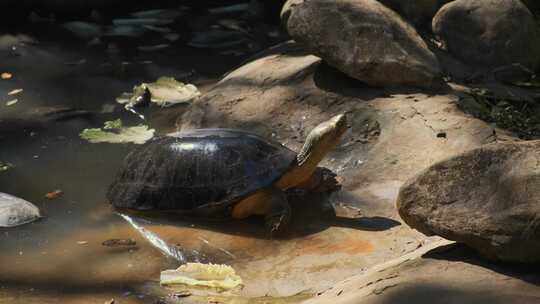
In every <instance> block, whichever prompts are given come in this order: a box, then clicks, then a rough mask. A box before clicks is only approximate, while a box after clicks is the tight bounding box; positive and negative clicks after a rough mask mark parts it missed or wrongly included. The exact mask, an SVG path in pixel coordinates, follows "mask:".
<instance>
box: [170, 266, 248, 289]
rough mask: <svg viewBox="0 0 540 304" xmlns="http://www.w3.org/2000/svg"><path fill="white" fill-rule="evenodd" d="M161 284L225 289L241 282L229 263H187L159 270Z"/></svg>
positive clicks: (239, 284)
mask: <svg viewBox="0 0 540 304" xmlns="http://www.w3.org/2000/svg"><path fill="white" fill-rule="evenodd" d="M160 283H161V285H187V286H191V287H203V288H204V287H206V288H215V289H216V290H218V291H225V290H230V289H233V288H236V287H238V286H241V285H242V284H243V282H242V279H241V278H240V276H238V275H237V274H236V272H235V271H234V269H233V268H232V267H231V266H229V265H218V264H201V263H187V264H185V265H182V266H180V267H178V269H176V270H171V269H169V270H165V271H162V272H161V276H160Z"/></svg>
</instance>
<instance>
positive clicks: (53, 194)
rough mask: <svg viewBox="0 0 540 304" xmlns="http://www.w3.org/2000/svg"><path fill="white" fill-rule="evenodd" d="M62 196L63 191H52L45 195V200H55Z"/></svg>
mask: <svg viewBox="0 0 540 304" xmlns="http://www.w3.org/2000/svg"><path fill="white" fill-rule="evenodd" d="M63 194H64V191H62V190H54V191H52V192H49V193H47V194H45V197H46V198H47V199H50V200H52V199H55V198H59V197H60V196H62V195H63Z"/></svg>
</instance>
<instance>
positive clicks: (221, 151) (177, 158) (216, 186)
mask: <svg viewBox="0 0 540 304" xmlns="http://www.w3.org/2000/svg"><path fill="white" fill-rule="evenodd" d="M346 130H347V119H346V115H345V114H339V115H336V116H334V117H332V118H331V119H329V120H327V121H325V122H322V123H320V124H319V125H317V126H316V127H315V128H314V129H313V130H312V131H311V132H310V133H309V135H308V136H307V138H306V140H305V143H304V145H303V147H302V149H301V150H300V152H299V153H295V152H294V151H292V150H290V149H289V148H287V147H285V146H284V145H282V144H280V143H278V142H276V141H273V140H268V139H265V138H263V137H261V136H259V135H257V134H254V133H250V132H247V131H242V130H236V129H194V130H189V131H181V132H176V133H172V134H169V135H167V136H163V137H158V138H155V139H152V140H151V141H149V142H147V143H145V144H143V145H141V146H139V147H137V148H136V149H134V150H133V151H131V152H130V153H129V154H128V155H127V156H126V158H125V159H124V162H123V164H122V166H121V168H120V170H119V172H118V174H117V176H116V179H115V180H114V181H113V183H112V184H111V185H110V187H109V189H108V191H107V199H108V201H109V203H111V204H112V205H113V207H115V208H117V209H128V210H136V211H155V210H158V211H168V212H174V213H178V214H182V215H187V216H199V217H203V218H209V219H217V218H220V219H231V218H232V219H244V218H247V217H249V216H252V215H260V216H264V218H265V226H266V229H267V230H268V231H269V232H271V233H278V232H280V231H283V229H284V227H286V226H287V224H288V223H289V222H290V219H291V207H290V206H289V203H288V202H287V195H286V193H285V192H286V191H288V190H289V189H293V188H298V189H303V190H304V191H313V190H315V189H317V187H320V186H321V180H324V178H322V176H323V175H324V170H320V169H321V168H319V167H318V164H319V162H320V161H321V160H322V159H323V158H324V156H325V155H326V154H327V153H328V152H329V151H330V150H332V149H333V148H334V147H335V146H336V145H337V144H338V143H339V141H340V138H341V137H342V135H343V134H344V133H345V131H346ZM328 171H329V170H328ZM321 172H322V173H321ZM333 177H335V174H334V175H333ZM333 181H334V182H336V181H335V179H333Z"/></svg>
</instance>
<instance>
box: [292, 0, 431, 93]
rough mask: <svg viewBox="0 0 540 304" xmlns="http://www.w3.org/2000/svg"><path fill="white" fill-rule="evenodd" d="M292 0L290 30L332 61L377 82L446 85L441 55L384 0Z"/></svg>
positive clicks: (397, 84) (329, 61)
mask: <svg viewBox="0 0 540 304" xmlns="http://www.w3.org/2000/svg"><path fill="white" fill-rule="evenodd" d="M291 1H292V2H291ZM291 1H290V2H288V4H286V5H288V8H287V9H286V10H285V12H284V13H283V14H282V16H283V17H285V18H286V27H287V31H288V32H289V34H290V35H291V36H292V37H293V38H294V39H295V40H296V41H297V42H300V43H302V44H303V45H304V46H305V47H306V48H307V49H308V50H309V51H310V52H312V53H313V54H315V55H317V56H320V57H321V58H322V59H323V60H324V61H325V62H326V63H328V64H329V65H331V66H333V67H335V68H337V69H338V70H340V71H342V72H344V73H346V74H347V75H349V76H351V77H353V78H356V79H358V80H361V81H363V82H365V83H367V84H369V85H372V86H399V85H403V86H407V85H408V86H413V87H424V88H429V87H432V86H440V85H441V83H440V67H439V63H438V61H437V59H436V57H435V56H434V55H433V53H432V52H431V51H430V50H429V49H428V48H427V45H426V44H425V43H424V41H423V40H422V38H421V37H420V36H419V35H418V33H417V32H416V30H415V29H414V28H413V27H412V26H411V25H409V24H407V23H406V22H404V21H403V19H401V17H399V15H397V13H395V12H394V11H392V10H390V9H388V8H387V7H385V6H384V5H382V4H381V3H379V2H377V1H375V0H345V1H335V2H329V1H319V0H317V1H293V0H291Z"/></svg>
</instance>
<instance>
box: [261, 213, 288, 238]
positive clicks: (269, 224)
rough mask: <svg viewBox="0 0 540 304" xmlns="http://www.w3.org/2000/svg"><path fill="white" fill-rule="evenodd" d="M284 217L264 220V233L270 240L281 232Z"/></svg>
mask: <svg viewBox="0 0 540 304" xmlns="http://www.w3.org/2000/svg"><path fill="white" fill-rule="evenodd" d="M283 220H284V216H283V215H281V216H273V217H271V218H267V219H266V225H265V226H266V231H267V233H268V234H269V235H270V238H273V237H274V236H275V235H277V234H279V233H280V232H282V231H283V229H282V228H283V227H284V226H285V225H284V222H283Z"/></svg>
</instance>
